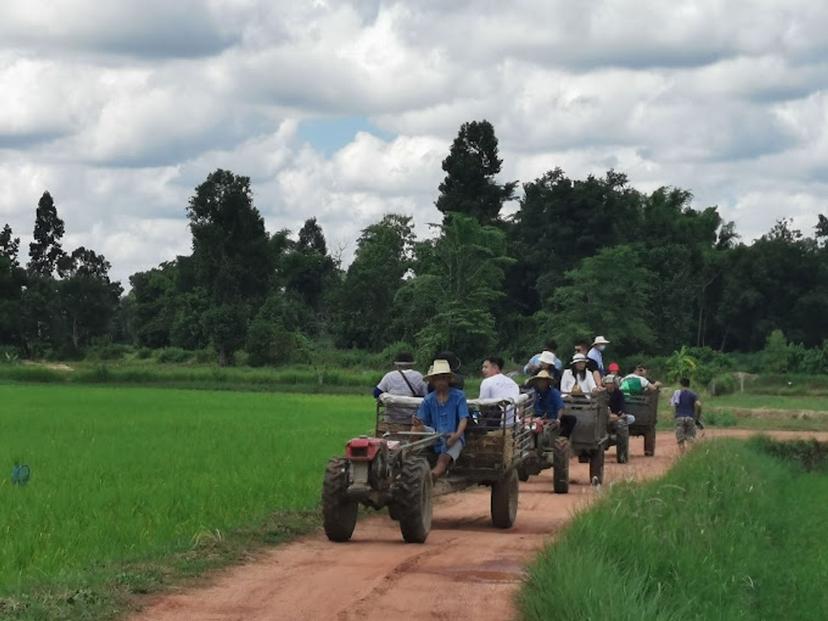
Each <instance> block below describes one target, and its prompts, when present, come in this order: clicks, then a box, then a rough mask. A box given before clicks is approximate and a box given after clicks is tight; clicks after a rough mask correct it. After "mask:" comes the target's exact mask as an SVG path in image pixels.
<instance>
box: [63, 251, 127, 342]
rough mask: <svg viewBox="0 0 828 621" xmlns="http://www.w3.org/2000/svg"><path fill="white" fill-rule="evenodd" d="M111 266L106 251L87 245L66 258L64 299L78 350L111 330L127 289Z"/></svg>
mask: <svg viewBox="0 0 828 621" xmlns="http://www.w3.org/2000/svg"><path fill="white" fill-rule="evenodd" d="M110 267H111V266H110V264H109V261H107V260H106V258H105V257H104V256H103V255H99V254H97V253H96V252H95V251H93V250H88V249H86V248H84V247H83V246H81V247H80V248H77V249H75V250H74V251H73V252H72V254H71V255H70V256H69V257H67V258H66V259H65V260H64V261H63V266H62V272H63V274H64V278H63V279H62V280H61V281H60V283H59V293H60V302H61V309H62V311H63V313H65V315H66V318H67V324H68V325H69V326H70V332H71V339H72V347H73V349H74V350H75V351H80V350H81V348H82V347H84V346H85V345H88V344H89V341H90V339H91V338H92V337H95V336H103V335H104V334H106V333H107V332H108V330H109V323H110V321H111V319H112V317H113V315H114V314H115V311H116V309H117V308H118V300H119V299H120V297H121V293H122V292H123V289H122V287H121V284H120V283H118V282H112V281H110V279H109V269H110Z"/></svg>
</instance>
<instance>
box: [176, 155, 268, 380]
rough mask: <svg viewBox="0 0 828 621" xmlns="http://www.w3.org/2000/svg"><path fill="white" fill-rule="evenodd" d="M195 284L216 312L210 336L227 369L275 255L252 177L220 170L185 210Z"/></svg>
mask: <svg viewBox="0 0 828 621" xmlns="http://www.w3.org/2000/svg"><path fill="white" fill-rule="evenodd" d="M187 217H188V218H189V220H190V231H191V232H192V235H193V263H194V266H195V274H196V281H197V283H198V285H200V286H202V287H203V288H204V290H205V291H206V292H207V295H208V296H209V298H210V300H211V303H212V305H213V309H212V311H211V312H210V316H209V318H207V319H208V320H207V321H206V325H207V326H208V332H209V333H210V336H211V339H212V341H213V344H214V346H215V347H216V350H217V352H218V354H219V362H220V364H222V365H224V364H227V363H228V362H230V361H231V359H232V356H233V352H234V351H235V350H236V349H237V348H238V347H239V346H240V345H241V343H242V342H243V340H244V336H245V333H246V326H247V321H248V320H249V318H250V315H251V313H252V312H253V310H255V308H257V307H258V306H259V305H260V304H261V301H262V300H263V299H264V297H265V295H266V294H267V289H268V285H269V281H270V278H271V276H272V261H271V259H272V253H271V251H270V248H269V246H268V235H267V232H266V231H265V227H264V220H263V219H262V217H261V215H260V214H259V211H258V210H257V209H256V208H255V207H254V206H253V197H252V193H251V190H250V179H249V178H248V177H243V176H238V175H234V174H233V173H232V172H230V171H227V170H221V169H219V170H216V171H215V172H213V173H211V174H210V175H208V176H207V179H206V181H204V183H202V184H201V185H199V186H198V187H197V188H196V190H195V195H194V196H193V197H192V198H191V199H190V204H189V206H188V208H187Z"/></svg>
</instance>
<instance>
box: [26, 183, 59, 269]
mask: <svg viewBox="0 0 828 621" xmlns="http://www.w3.org/2000/svg"><path fill="white" fill-rule="evenodd" d="M63 232H64V225H63V220H61V219H60V218H59V217H58V214H57V208H56V207H55V202H54V200H52V195H51V194H49V193H48V192H44V193H43V196H41V197H40V201H38V203H37V211H36V212H35V226H34V234H33V237H34V241H33V242H32V243H30V244H29V266H28V270H29V273H30V274H32V275H34V276H38V277H41V278H51V277H52V276H53V275H54V273H55V271H56V270H57V269H58V268H59V267H60V262H61V259H63V257H64V256H65V255H64V252H63V248H62V247H61V244H60V240H61V239H62V238H63Z"/></svg>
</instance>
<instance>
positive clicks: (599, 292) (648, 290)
mask: <svg viewBox="0 0 828 621" xmlns="http://www.w3.org/2000/svg"><path fill="white" fill-rule="evenodd" d="M654 279H655V275H654V274H653V272H651V271H650V270H648V269H647V268H646V267H644V266H643V265H642V263H641V259H640V257H639V256H638V253H636V251H635V250H634V249H633V248H632V247H630V246H616V247H613V248H606V249H604V250H601V251H600V252H599V253H598V254H596V255H595V256H593V257H588V258H586V259H584V260H583V261H581V263H580V265H579V266H578V267H577V268H576V269H574V270H571V271H569V272H567V273H566V283H567V284H566V285H564V286H562V287H559V288H558V289H557V290H556V291H555V293H554V295H553V296H552V299H551V305H550V306H549V307H548V309H547V310H546V312H545V313H543V317H544V318H545V319H546V321H545V322H544V323H545V325H544V328H545V333H547V334H553V335H555V336H556V337H557V338H558V339H559V340H560V341H562V342H566V343H572V342H573V341H574V340H576V338H578V337H579V336H580V337H585V336H590V335H594V334H609V335H610V339H611V340H612V342H613V347H614V348H617V349H616V351H620V352H622V353H625V354H631V353H635V352H641V351H652V348H653V347H654V346H655V345H656V341H657V338H658V334H657V333H656V332H655V330H653V328H652V321H653V312H652V308H653V298H652V291H653V281H654Z"/></svg>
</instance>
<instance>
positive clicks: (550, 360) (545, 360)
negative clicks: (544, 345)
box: [538, 351, 558, 365]
mask: <svg viewBox="0 0 828 621" xmlns="http://www.w3.org/2000/svg"><path fill="white" fill-rule="evenodd" d="M538 361H539V362H540V363H541V364H551V365H556V364H558V357H557V356H556V355H555V354H553V353H552V352H551V351H544V352H541V355H540V358H539V359H538Z"/></svg>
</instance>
